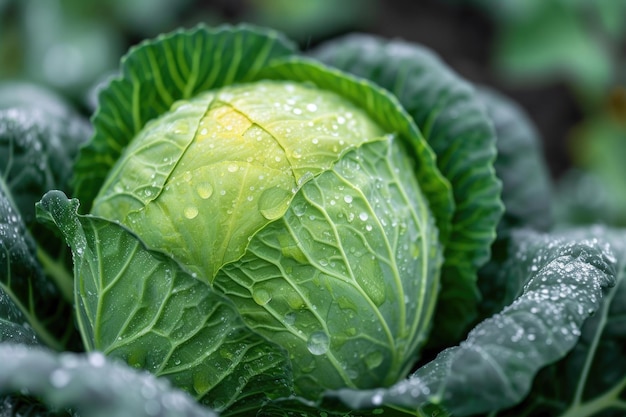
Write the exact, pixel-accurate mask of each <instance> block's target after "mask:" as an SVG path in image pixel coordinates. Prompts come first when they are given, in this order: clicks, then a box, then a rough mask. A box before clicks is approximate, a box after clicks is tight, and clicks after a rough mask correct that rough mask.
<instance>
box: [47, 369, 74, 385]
mask: <svg viewBox="0 0 626 417" xmlns="http://www.w3.org/2000/svg"><path fill="white" fill-rule="evenodd" d="M70 379H71V376H70V374H69V373H68V372H67V371H65V370H63V369H55V370H54V371H53V372H52V373H51V374H50V383H51V384H52V385H53V386H54V387H55V388H62V387H64V386H66V385H67V384H69V382H70Z"/></svg>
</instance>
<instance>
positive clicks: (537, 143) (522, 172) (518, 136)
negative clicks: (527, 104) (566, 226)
mask: <svg viewBox="0 0 626 417" xmlns="http://www.w3.org/2000/svg"><path fill="white" fill-rule="evenodd" d="M478 97H479V98H480V100H481V101H482V102H483V103H484V105H485V107H486V109H487V113H488V115H489V117H490V118H491V120H492V121H493V125H494V127H495V130H496V136H497V141H496V146H497V149H498V156H497V158H496V161H495V164H494V166H495V169H496V174H497V176H498V178H499V179H500V180H501V181H502V201H503V203H504V207H505V212H504V216H503V217H502V219H501V220H500V224H499V225H498V239H502V238H503V237H506V236H508V234H509V231H510V230H511V229H515V228H520V227H525V228H531V229H534V230H538V231H547V230H549V229H550V228H551V226H552V225H553V218H552V194H553V190H552V180H551V178H550V173H549V172H548V169H547V165H546V161H545V157H544V155H543V149H542V148H541V145H542V142H541V139H540V138H539V136H538V133H537V131H536V129H535V127H534V125H533V124H532V122H531V121H530V120H529V119H528V117H527V116H526V114H525V113H524V111H523V110H522V109H521V108H520V107H519V106H518V105H517V104H516V103H514V102H513V101H512V100H510V99H508V98H506V97H505V96H503V95H502V94H500V93H498V92H496V91H493V90H489V89H486V88H481V89H479V90H478Z"/></svg>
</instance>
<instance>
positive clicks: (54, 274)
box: [37, 246, 74, 303]
mask: <svg viewBox="0 0 626 417" xmlns="http://www.w3.org/2000/svg"><path fill="white" fill-rule="evenodd" d="M37 259H39V262H41V265H42V266H43V268H44V271H45V272H46V275H48V276H49V277H50V278H52V280H53V281H54V282H55V284H56V286H57V288H59V291H61V295H62V296H63V298H64V299H65V300H66V301H68V302H70V303H72V302H73V301H74V277H73V276H72V274H70V273H69V272H68V271H67V269H66V268H65V266H64V265H63V263H62V262H61V261H59V260H55V259H53V258H52V257H51V256H50V255H48V253H47V252H46V251H44V250H43V249H41V248H40V247H39V246H38V247H37Z"/></svg>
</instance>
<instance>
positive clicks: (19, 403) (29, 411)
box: [0, 394, 76, 417]
mask: <svg viewBox="0 0 626 417" xmlns="http://www.w3.org/2000/svg"><path fill="white" fill-rule="evenodd" d="M72 416H74V417H76V416H75V415H74V414H72V413H71V412H70V411H67V410H50V409H49V408H48V407H46V406H45V405H44V404H42V403H41V402H40V401H39V400H37V399H34V398H31V397H28V396H26V395H20V394H15V395H0V417H72Z"/></svg>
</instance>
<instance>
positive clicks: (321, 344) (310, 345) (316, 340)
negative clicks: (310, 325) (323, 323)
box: [306, 330, 330, 356]
mask: <svg viewBox="0 0 626 417" xmlns="http://www.w3.org/2000/svg"><path fill="white" fill-rule="evenodd" d="M329 345H330V339H329V338H328V335H327V334H326V333H325V332H323V331H321V330H318V331H316V332H313V333H311V336H309V339H308V340H307V343H306V347H307V349H309V352H311V353H312V354H313V355H316V356H319V355H323V354H324V353H326V352H327V351H328V347H329Z"/></svg>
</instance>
